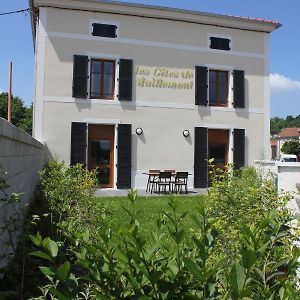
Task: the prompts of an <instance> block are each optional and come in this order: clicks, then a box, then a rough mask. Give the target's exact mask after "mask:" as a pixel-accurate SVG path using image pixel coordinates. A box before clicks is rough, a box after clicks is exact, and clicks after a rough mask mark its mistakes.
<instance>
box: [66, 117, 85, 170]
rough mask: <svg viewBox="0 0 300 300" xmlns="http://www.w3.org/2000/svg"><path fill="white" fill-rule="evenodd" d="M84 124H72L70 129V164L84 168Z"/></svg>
mask: <svg viewBox="0 0 300 300" xmlns="http://www.w3.org/2000/svg"><path fill="white" fill-rule="evenodd" d="M86 129H87V127H86V123H78V122H73V123H72V127H71V162H70V164H71V165H72V166H73V165H76V164H83V165H84V166H86V149H87V145H86Z"/></svg>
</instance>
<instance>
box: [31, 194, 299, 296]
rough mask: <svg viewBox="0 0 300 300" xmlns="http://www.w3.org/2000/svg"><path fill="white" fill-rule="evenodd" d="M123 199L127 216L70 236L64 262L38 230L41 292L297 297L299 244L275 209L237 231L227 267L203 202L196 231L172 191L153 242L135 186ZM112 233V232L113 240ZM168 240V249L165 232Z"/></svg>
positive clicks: (196, 215) (34, 238)
mask: <svg viewBox="0 0 300 300" xmlns="http://www.w3.org/2000/svg"><path fill="white" fill-rule="evenodd" d="M128 198H129V200H130V203H131V209H130V210H127V213H128V214H129V215H130V221H129V223H128V224H126V225H124V228H123V229H121V230H120V231H119V232H111V231H108V232H106V233H103V234H102V240H101V241H100V242H93V241H91V240H90V239H89V232H88V231H87V230H86V231H84V232H81V233H79V232H76V233H73V235H72V236H70V241H71V243H72V246H73V248H72V251H71V254H72V255H73V256H74V258H75V259H74V261H73V263H72V262H70V261H62V260H61V257H60V255H63V257H64V253H60V244H59V243H57V242H55V241H53V240H51V239H49V238H45V239H42V237H41V236H40V235H39V234H37V235H36V236H31V239H32V241H33V243H34V244H35V245H36V246H37V247H38V249H39V250H38V251H35V252H34V253H33V255H35V256H39V257H41V258H42V259H44V261H45V262H48V263H47V264H46V265H44V266H40V270H41V272H42V273H43V274H44V275H45V276H46V277H47V278H48V280H49V284H47V285H45V286H44V287H42V288H41V290H42V292H43V297H42V298H40V299H45V298H47V297H50V296H51V297H54V298H55V299H297V298H298V297H299V291H298V290H297V289H296V287H295V278H296V270H297V268H298V267H299V263H298V259H299V255H300V253H299V249H298V248H297V247H295V246H293V244H292V242H293V241H294V239H295V237H294V236H293V234H292V233H291V231H290V228H289V226H287V224H288V222H289V218H288V217H286V218H282V215H281V213H280V212H278V211H277V210H273V211H272V212H270V213H269V212H268V213H265V214H264V217H263V218H262V221H261V222H259V223H257V224H255V225H253V226H251V227H250V228H249V227H246V226H244V227H243V228H242V229H241V231H240V239H239V247H238V253H239V255H238V257H239V259H237V260H236V261H235V262H234V263H233V264H232V265H231V266H230V267H229V268H230V272H224V271H225V270H224V265H223V260H224V258H226V257H225V255H219V256H216V255H215V254H214V245H215V241H216V237H217V235H218V232H217V230H216V226H215V225H216V220H215V219H212V218H210V217H209V213H208V211H207V209H206V208H205V207H204V206H202V207H198V209H197V211H196V212H195V213H194V214H192V215H191V216H190V217H191V218H192V220H193V222H194V224H195V228H196V231H195V233H192V234H191V233H190V232H189V231H188V230H186V229H185V228H183V227H182V222H183V220H184V219H185V218H186V217H187V214H186V213H184V214H178V207H179V204H180V199H179V198H178V197H175V196H170V199H169V207H170V208H169V210H168V211H167V212H165V213H164V214H163V216H162V218H160V219H158V220H157V230H156V231H155V232H153V235H152V238H151V240H146V239H145V238H144V236H143V235H142V234H141V231H140V226H139V222H138V220H137V216H138V213H139V212H138V211H137V210H136V207H135V203H136V198H137V195H136V191H132V192H131V193H130V194H129V195H128ZM113 235H115V236H116V238H115V239H113V238H112V237H113ZM164 235H168V236H169V237H171V238H172V241H173V244H172V245H170V247H165V244H164V243H163V242H162V241H163V239H162V237H163V236H164Z"/></svg>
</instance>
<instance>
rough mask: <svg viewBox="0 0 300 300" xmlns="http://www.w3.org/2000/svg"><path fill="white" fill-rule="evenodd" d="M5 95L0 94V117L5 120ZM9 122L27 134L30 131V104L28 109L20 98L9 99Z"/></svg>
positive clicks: (6, 95)
mask: <svg viewBox="0 0 300 300" xmlns="http://www.w3.org/2000/svg"><path fill="white" fill-rule="evenodd" d="M7 97H8V94H7V93H1V94H0V117H1V118H4V119H7ZM11 122H12V124H14V125H15V126H17V127H19V128H21V129H22V130H24V131H26V132H27V133H29V134H31V131H32V104H31V106H30V107H27V106H25V104H24V102H23V100H22V99H21V98H20V97H14V96H13V97H12V99H11Z"/></svg>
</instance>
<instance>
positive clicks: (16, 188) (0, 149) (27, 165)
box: [0, 118, 44, 266]
mask: <svg viewBox="0 0 300 300" xmlns="http://www.w3.org/2000/svg"><path fill="white" fill-rule="evenodd" d="M0 165H1V166H2V169H0V171H6V172H7V174H6V175H4V176H3V175H2V174H1V177H3V178H4V179H5V180H6V181H7V184H8V185H9V186H10V187H9V188H8V189H7V190H6V192H7V193H8V194H11V193H22V196H21V205H24V204H26V203H28V202H29V200H30V198H31V197H32V196H33V194H34V191H35V188H36V184H37V183H38V180H39V174H38V171H39V170H40V169H41V168H42V166H43V165H44V146H43V145H42V144H41V143H39V142H38V141H36V140H35V139H34V138H32V137H31V136H30V135H28V134H27V133H25V132H23V131H22V130H20V129H19V128H17V127H15V126H14V125H12V124H9V123H8V122H7V121H6V120H4V119H2V118H0ZM0 193H1V192H0ZM1 197H2V195H1V194H0V198H1ZM13 213H14V206H12V205H7V204H3V203H0V227H2V226H3V224H4V223H5V220H7V219H8V218H9V216H11V215H12V214H13ZM7 242H8V234H7V232H4V233H2V234H1V231H0V255H2V254H3V253H7V252H9V251H11V248H10V247H8V246H7ZM3 263H4V262H3V261H1V259H0V266H1V265H3Z"/></svg>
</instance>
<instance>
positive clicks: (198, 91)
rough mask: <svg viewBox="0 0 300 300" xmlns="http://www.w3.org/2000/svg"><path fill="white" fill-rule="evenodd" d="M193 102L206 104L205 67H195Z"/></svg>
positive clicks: (206, 84)
mask: <svg viewBox="0 0 300 300" xmlns="http://www.w3.org/2000/svg"><path fill="white" fill-rule="evenodd" d="M195 83H196V86H195V104H196V105H202V106H206V105H207V88H208V83H207V68H206V67H201V66H196V69H195Z"/></svg>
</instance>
